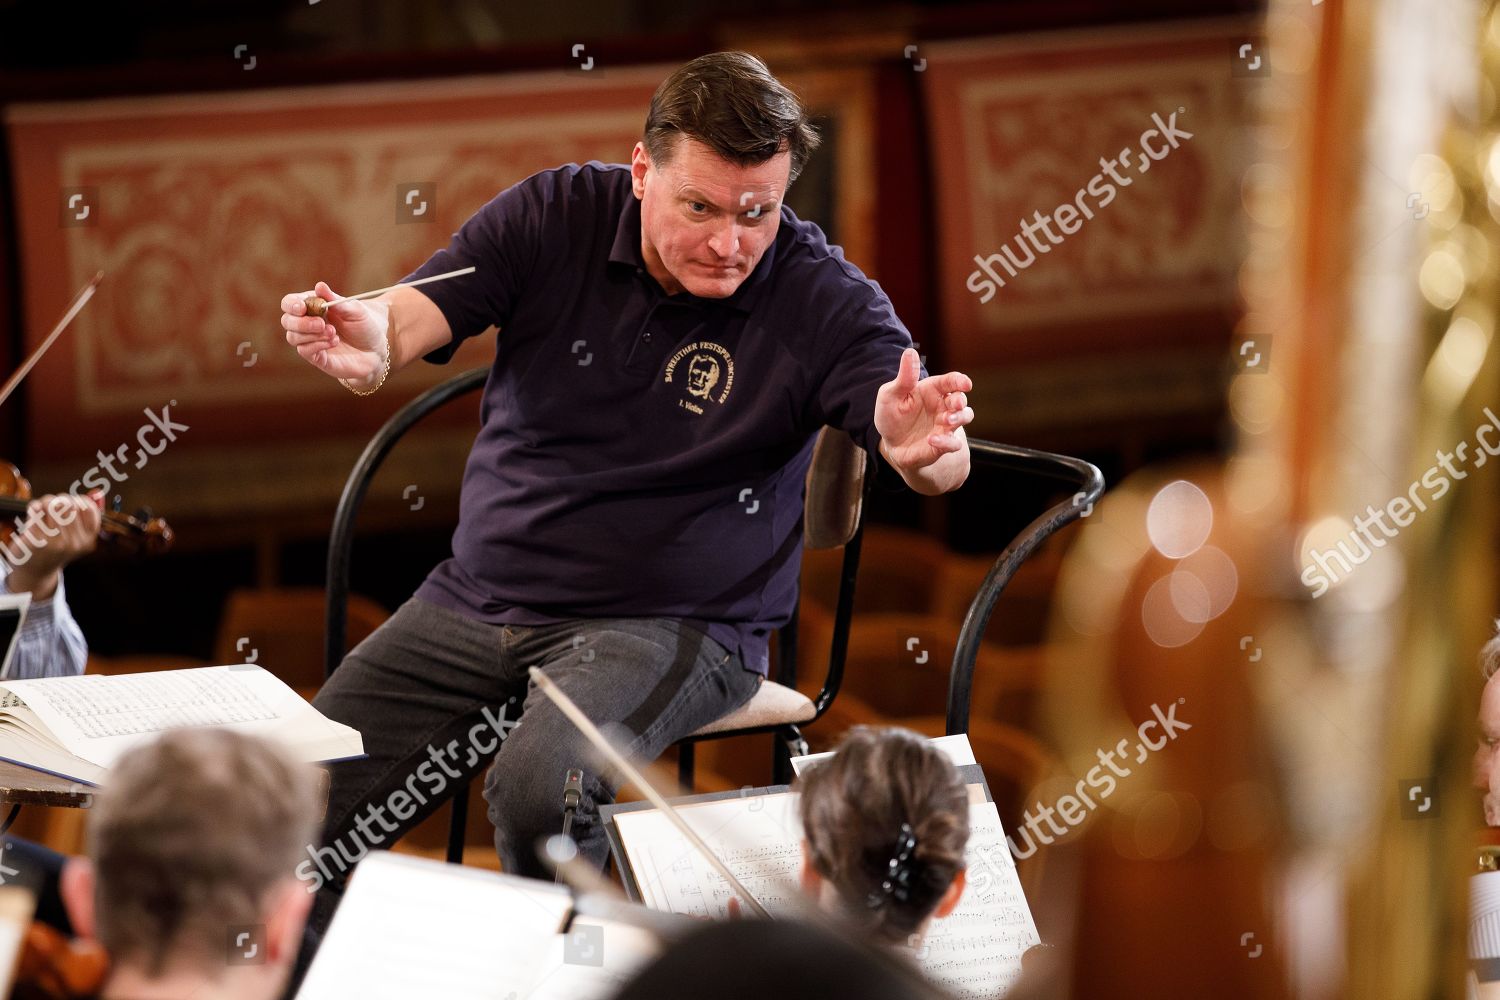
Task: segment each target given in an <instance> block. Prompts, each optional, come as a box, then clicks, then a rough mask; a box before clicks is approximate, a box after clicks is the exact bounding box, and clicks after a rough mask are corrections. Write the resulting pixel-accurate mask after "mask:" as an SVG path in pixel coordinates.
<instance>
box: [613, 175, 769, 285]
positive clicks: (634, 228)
mask: <svg viewBox="0 0 1500 1000" xmlns="http://www.w3.org/2000/svg"><path fill="white" fill-rule="evenodd" d="M778 235H779V234H778ZM776 242H777V241H776V240H772V241H771V245H770V246H768V247H766V252H765V253H763V254H762V255H761V258H760V260H759V261H758V262H756V265H755V270H753V271H751V272H750V275H749V277H747V278H746V279H745V280H744V281H742V282H740V287H739V288H736V289H735V290H734V294H733V295H731V296H729V297H728V298H727V299H700V298H698V296H696V295H693V294H691V293H684V294H683V295H681V296H672V300H673V301H685V302H695V303H701V304H703V305H722V306H727V307H728V308H730V309H734V310H735V311H737V312H742V313H747V314H748V313H750V312H752V311H753V310H754V309H755V306H756V304H757V303H758V302H759V301H760V300H761V298H762V297H763V296H764V295H765V294H766V287H767V286H768V285H769V284H770V276H771V269H772V268H774V267H775V266H776ZM609 260H610V263H612V264H625V265H628V266H630V267H634V268H641V269H642V270H644V269H645V267H646V261H645V260H644V259H643V258H642V257H641V200H640V199H639V198H637V197H636V196H635V193H634V192H631V193H630V194H628V195H627V196H626V198H625V208H624V209H623V210H622V211H621V212H620V220H619V222H618V223H617V224H616V226H615V241H614V244H613V245H612V246H611V247H610V250H609Z"/></svg>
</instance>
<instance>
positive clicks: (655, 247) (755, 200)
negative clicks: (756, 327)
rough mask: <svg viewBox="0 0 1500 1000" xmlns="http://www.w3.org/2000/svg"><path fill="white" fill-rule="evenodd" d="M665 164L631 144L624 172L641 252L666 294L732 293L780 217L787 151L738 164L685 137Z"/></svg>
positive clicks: (710, 295)
mask: <svg viewBox="0 0 1500 1000" xmlns="http://www.w3.org/2000/svg"><path fill="white" fill-rule="evenodd" d="M676 143H677V145H676V147H675V149H674V150H673V153H672V155H671V157H670V159H668V160H667V162H665V163H659V162H656V161H653V160H652V159H651V157H650V155H649V154H647V152H646V146H645V144H644V143H639V142H638V143H636V145H635V152H634V154H633V156H632V158H631V175H632V177H633V179H634V186H635V194H636V197H638V198H640V199H641V255H642V256H643V257H644V258H645V261H646V269H647V270H648V271H650V272H651V276H652V277H654V278H655V279H656V280H657V282H658V283H659V284H660V285H661V286H662V288H663V289H664V290H665V291H666V292H667V293H668V294H670V295H675V294H677V293H678V292H681V291H683V290H686V291H689V292H691V293H693V294H694V295H697V296H700V297H701V298H705V299H722V298H727V297H728V296H730V295H733V294H734V291H735V289H737V288H739V287H740V282H742V281H744V280H745V279H746V278H748V277H749V276H750V272H751V271H754V270H755V265H756V264H758V263H759V262H760V258H761V255H762V254H763V253H765V252H766V247H768V246H770V245H771V241H772V240H774V239H775V238H776V230H777V227H778V226H779V225H780V224H781V199H782V197H783V196H784V195H785V194H786V186H787V178H788V177H789V175H790V173H791V166H792V156H791V153H789V152H781V153H778V154H776V155H775V156H773V157H771V158H770V159H769V160H767V161H766V162H764V163H758V164H756V165H755V166H751V167H741V166H737V165H736V164H733V163H730V162H729V161H728V160H726V159H724V158H723V157H721V156H719V154H718V153H715V152H714V151H713V150H712V149H710V148H709V147H708V146H706V145H704V144H703V143H701V142H699V141H698V140H696V139H690V138H688V137H686V136H682V137H679V138H678V139H677V140H676Z"/></svg>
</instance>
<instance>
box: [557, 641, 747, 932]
mask: <svg viewBox="0 0 1500 1000" xmlns="http://www.w3.org/2000/svg"><path fill="white" fill-rule="evenodd" d="M531 679H532V680H533V681H535V682H536V686H537V687H538V688H539V689H540V690H541V692H542V694H544V695H546V696H547V697H548V698H550V699H552V702H553V704H555V705H556V706H557V707H558V708H559V709H560V710H561V711H562V714H563V715H566V716H567V717H568V719H569V720H570V721H571V722H572V723H573V725H575V726H577V727H578V729H579V731H580V732H581V733H583V735H584V736H586V737H587V738H588V741H589V742H590V743H592V744H593V745H594V747H595V749H597V750H598V751H599V752H600V753H601V754H603V755H604V757H605V759H606V760H608V761H609V762H610V763H611V764H613V765H614V766H615V767H617V768H618V769H619V770H620V773H621V774H623V775H624V776H625V780H626V781H629V782H630V783H631V784H632V785H634V786H635V787H636V788H639V789H640V790H641V792H642V794H644V795H645V796H646V798H647V799H649V800H650V802H651V804H652V805H654V806H655V807H656V808H658V809H660V810H661V811H662V814H663V815H664V816H666V817H667V819H669V820H671V821H672V825H673V826H675V827H677V830H678V832H679V833H681V834H682V835H683V836H684V837H686V838H687V839H688V843H690V844H692V845H693V846H694V847H696V848H697V849H698V852H699V853H700V854H702V855H703V857H704V859H705V860H706V861H708V863H709V864H710V865H712V866H713V869H714V871H716V872H718V873H719V877H720V878H722V879H723V880H724V881H725V882H727V883H729V887H730V888H731V889H733V890H734V891H735V893H736V894H738V895H739V897H740V898H741V899H743V900H744V901H745V904H746V905H747V906H749V907H750V909H751V910H753V911H754V912H755V914H756V916H759V917H766V918H769V917H770V916H771V913H770V911H769V910H767V909H766V908H765V907H764V906H762V905H761V903H760V900H758V899H756V898H755V897H754V896H752V895H750V890H749V889H746V888H745V885H744V883H742V882H741V881H740V880H739V879H737V878H735V876H734V872H732V871H730V870H729V866H728V865H726V864H724V862H723V861H722V860H720V859H719V856H718V855H717V854H715V853H714V852H713V848H711V847H709V846H708V845H707V844H706V843H704V842H703V838H702V837H700V836H698V831H696V830H694V829H693V828H692V827H691V826H689V825H688V822H687V820H685V819H683V818H682V815H681V814H680V813H679V812H678V811H677V810H676V809H674V808H673V807H672V803H670V802H668V801H667V800H666V797H665V796H663V795H662V794H661V792H658V791H657V790H656V789H655V788H654V787H653V786H652V784H651V782H649V781H647V780H646V778H645V776H644V775H643V774H641V772H640V771H638V770H636V768H635V767H634V765H632V764H631V763H630V761H628V760H626V759H625V755H624V754H622V753H620V751H618V750H616V749H615V748H614V746H613V745H612V744H611V743H610V742H609V739H608V738H607V737H606V736H605V735H604V734H603V733H601V732H600V731H599V727H598V726H596V725H594V723H593V722H592V721H591V720H590V719H589V717H588V716H587V715H585V714H583V709H581V708H579V707H578V706H577V704H575V703H574V701H573V699H572V698H569V697H568V696H567V695H566V694H564V693H563V690H562V688H560V687H558V686H557V685H556V684H555V683H553V682H552V679H551V678H550V677H548V676H547V675H546V674H544V673H542V672H541V670H539V669H538V668H536V667H532V668H531Z"/></svg>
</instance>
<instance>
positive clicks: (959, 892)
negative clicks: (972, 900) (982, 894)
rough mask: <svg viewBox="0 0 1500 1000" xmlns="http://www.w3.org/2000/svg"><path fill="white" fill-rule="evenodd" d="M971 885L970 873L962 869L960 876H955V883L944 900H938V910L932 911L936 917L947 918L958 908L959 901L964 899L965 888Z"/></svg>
mask: <svg viewBox="0 0 1500 1000" xmlns="http://www.w3.org/2000/svg"><path fill="white" fill-rule="evenodd" d="M968 884H969V872H968V870H967V869H965V868H960V869H959V870H958V874H957V875H955V876H953V881H952V882H951V883H950V884H949V886H948V888H947V890H945V891H944V892H943V898H942V899H940V900H938V905H937V909H935V910H933V911H932V915H933V916H934V917H946V916H947V915H948V914H950V913H952V912H953V911H954V909H955V908H956V907H957V906H958V901H959V900H960V899H962V898H963V894H964V886H966V885H968Z"/></svg>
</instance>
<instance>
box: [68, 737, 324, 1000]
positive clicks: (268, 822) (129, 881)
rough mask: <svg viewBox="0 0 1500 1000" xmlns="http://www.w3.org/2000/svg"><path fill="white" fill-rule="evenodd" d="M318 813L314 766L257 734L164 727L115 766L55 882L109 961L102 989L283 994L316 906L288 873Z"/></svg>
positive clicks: (310, 835) (76, 924)
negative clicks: (211, 986)
mask: <svg viewBox="0 0 1500 1000" xmlns="http://www.w3.org/2000/svg"><path fill="white" fill-rule="evenodd" d="M319 814H320V809H319V806H318V795H317V785H316V781H315V777H314V771H313V769H312V768H311V767H310V766H309V765H306V764H302V763H299V762H297V761H295V760H293V759H292V758H291V757H289V756H288V755H287V754H285V753H284V752H283V751H282V750H281V749H279V748H278V747H275V746H273V745H272V744H270V743H267V742H266V741H264V740H262V739H260V738H258V737H253V736H247V735H244V734H241V733H236V732H231V731H229V730H224V729H179V730H171V731H169V732H167V733H165V734H164V735H163V736H161V737H160V738H159V739H157V740H155V741H153V742H152V743H149V744H147V745H145V746H142V747H139V748H136V749H134V750H131V751H130V752H128V753H126V754H125V755H124V756H123V757H121V758H120V760H119V761H118V763H117V764H116V766H115V767H113V768H112V769H111V770H110V773H109V778H108V781H107V783H106V785H105V787H104V789H103V790H102V791H101V792H100V793H99V794H98V795H97V796H96V798H95V801H94V806H93V809H91V810H90V815H89V828H88V850H87V856H86V857H85V858H78V859H74V860H73V861H70V862H69V864H68V866H67V867H66V868H65V869H64V872H63V881H62V893H63V898H64V901H65V903H66V904H67V907H68V912H69V916H70V917H71V918H72V921H73V925H74V927H75V928H77V930H78V931H79V932H80V933H82V934H83V935H84V936H86V937H94V938H97V939H98V940H99V942H100V943H101V944H102V945H104V947H105V949H106V950H107V951H108V952H109V955H110V962H111V978H110V986H109V988H110V989H111V990H112V991H113V992H116V993H119V994H120V995H122V996H130V995H134V993H133V992H132V989H133V988H134V989H140V988H143V987H144V985H145V984H149V983H157V984H160V983H163V982H166V981H170V982H173V983H182V984H190V983H194V982H196V983H199V984H201V983H203V982H213V983H217V984H219V986H218V988H217V990H216V991H215V992H220V993H224V994H228V995H235V996H245V997H253V996H274V995H276V994H278V993H279V992H280V991H281V989H282V988H283V986H284V984H285V981H286V977H287V974H288V972H289V970H290V967H291V962H292V961H293V959H294V958H295V956H296V954H297V949H298V947H299V946H300V944H301V937H302V927H303V924H304V922H305V920H306V917H307V909H308V906H309V904H310V902H311V900H312V896H311V895H309V894H308V893H307V892H306V890H305V889H304V888H303V887H302V886H301V885H300V884H299V883H298V882H297V880H296V878H295V876H294V875H293V869H294V866H295V865H296V864H297V860H298V858H299V856H300V854H301V852H302V851H303V850H304V849H305V848H306V845H307V843H308V842H309V841H310V840H312V839H313V837H314V836H315V833H316V825H317V822H318V818H319Z"/></svg>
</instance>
